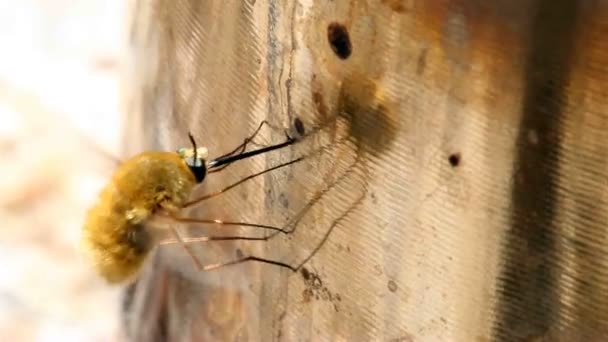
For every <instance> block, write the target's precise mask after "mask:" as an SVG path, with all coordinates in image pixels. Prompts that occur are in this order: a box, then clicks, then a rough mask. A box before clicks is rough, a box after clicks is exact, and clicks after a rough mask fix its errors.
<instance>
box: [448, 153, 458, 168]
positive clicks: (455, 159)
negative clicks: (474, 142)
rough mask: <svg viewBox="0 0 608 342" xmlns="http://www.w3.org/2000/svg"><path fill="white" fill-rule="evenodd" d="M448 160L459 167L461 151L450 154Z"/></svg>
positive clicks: (453, 165)
mask: <svg viewBox="0 0 608 342" xmlns="http://www.w3.org/2000/svg"><path fill="white" fill-rule="evenodd" d="M448 161H449V162H450V165H451V166H452V167H457V166H458V165H460V153H452V154H450V157H449V158H448Z"/></svg>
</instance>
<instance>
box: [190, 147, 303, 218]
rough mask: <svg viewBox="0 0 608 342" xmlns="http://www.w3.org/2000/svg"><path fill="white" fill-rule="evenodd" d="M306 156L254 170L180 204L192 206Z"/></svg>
mask: <svg viewBox="0 0 608 342" xmlns="http://www.w3.org/2000/svg"><path fill="white" fill-rule="evenodd" d="M306 158H307V157H299V158H296V159H293V160H290V161H288V162H285V163H282V164H279V165H276V166H273V167H271V168H268V169H266V170H262V171H260V172H256V173H254V174H251V175H249V176H247V177H245V178H242V179H241V180H239V181H237V182H234V183H232V184H230V185H228V186H227V187H225V188H223V189H221V190H218V191H216V192H212V193H210V194H207V195H204V196H201V197H199V198H197V199H195V200H192V201H190V202H186V203H185V204H184V205H183V206H182V208H188V207H191V206H193V205H195V204H197V203H200V202H202V201H204V200H207V199H209V198H212V197H215V196H217V195H220V194H222V193H224V192H226V191H228V190H230V189H232V188H234V187H236V186H238V185H240V184H242V183H244V182H246V181H248V180H250V179H253V178H255V177H257V176H260V175H263V174H265V173H268V172H271V171H274V170H277V169H280V168H283V167H286V166H288V165H291V164H295V163H297V162H299V161H302V160H304V159H306Z"/></svg>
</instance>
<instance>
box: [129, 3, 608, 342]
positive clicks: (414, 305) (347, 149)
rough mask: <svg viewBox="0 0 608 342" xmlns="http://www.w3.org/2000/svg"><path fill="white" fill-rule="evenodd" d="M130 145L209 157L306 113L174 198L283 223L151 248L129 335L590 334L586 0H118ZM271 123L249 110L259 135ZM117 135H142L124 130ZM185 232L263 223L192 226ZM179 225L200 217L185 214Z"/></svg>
mask: <svg viewBox="0 0 608 342" xmlns="http://www.w3.org/2000/svg"><path fill="white" fill-rule="evenodd" d="M132 9H133V15H132V20H133V21H132V32H131V37H130V48H131V53H130V56H129V57H130V60H131V63H130V65H129V70H128V71H127V72H126V75H127V78H126V81H125V88H126V90H127V91H126V93H125V94H126V97H125V104H126V106H125V108H126V110H128V112H129V114H130V122H129V127H131V128H132V130H133V136H132V137H131V139H130V141H129V142H128V144H129V146H130V150H139V149H143V148H147V149H162V150H172V149H174V148H176V147H178V146H182V145H187V135H186V133H187V132H188V131H192V132H193V134H194V135H195V136H196V137H197V139H198V140H199V142H200V143H202V144H204V145H206V146H207V147H209V149H210V151H211V155H212V156H214V155H220V154H222V153H224V152H227V151H229V150H231V149H233V148H234V147H235V146H236V145H238V144H239V143H240V142H242V140H243V139H244V138H245V137H246V136H247V135H248V134H250V133H251V132H252V131H253V130H254V129H255V127H256V126H257V124H258V123H259V122H260V121H261V120H263V119H267V120H269V121H270V122H272V123H273V124H275V125H277V126H282V127H288V126H289V125H290V123H291V122H292V121H293V119H294V118H295V117H299V118H300V119H301V120H302V121H303V122H304V124H305V126H306V127H307V129H311V128H314V127H323V129H321V130H320V131H319V132H316V133H315V134H313V135H311V136H310V137H309V138H307V140H305V141H303V142H302V143H300V144H298V145H295V146H294V147H293V148H290V149H288V150H285V151H281V152H277V153H272V154H268V155H266V156H264V157H259V158H255V159H251V160H248V161H244V162H242V163H240V164H238V165H234V166H231V167H230V168H229V169H227V170H226V171H224V172H222V173H220V174H215V175H213V177H212V176H210V177H209V179H208V180H207V181H206V183H205V185H204V186H203V187H202V189H201V191H200V193H205V192H207V191H212V190H214V189H218V188H220V187H222V186H223V185H226V184H229V183H231V182H232V181H234V180H237V179H239V178H240V177H243V176H245V175H247V174H249V173H251V172H254V171H259V170H262V169H264V168H265V167H270V166H272V165H276V164H277V163H279V162H281V161H287V160H289V159H290V158H294V157H296V156H300V155H308V156H309V157H308V158H307V159H306V160H305V161H304V162H302V163H299V164H296V165H295V166H293V167H291V168H289V169H286V170H281V171H277V172H274V173H271V174H267V175H264V176H263V177H258V178H256V179H255V181H252V182H249V183H248V184H246V185H243V186H240V187H238V188H237V189H235V190H234V191H230V192H229V193H226V194H225V195H223V196H220V197H219V198H216V199H213V200H210V201H208V202H205V203H204V204H202V205H201V206H200V207H199V208H197V209H196V210H194V211H192V212H191V213H190V214H191V215H195V216H198V217H207V218H221V219H224V220H233V221H238V220H241V221H247V222H256V223H265V224H274V225H282V224H285V223H286V222H288V221H289V220H290V219H291V218H293V217H294V216H296V215H297V214H298V212H299V211H300V209H301V208H305V207H306V204H307V203H309V202H310V201H311V200H313V199H317V198H318V201H317V202H316V203H315V205H313V206H312V207H311V208H310V210H309V211H308V212H307V213H306V215H305V216H303V218H302V220H301V221H300V222H299V224H298V226H297V230H296V231H295V233H294V234H292V235H291V236H289V237H285V236H278V237H277V238H276V239H273V240H272V241H271V242H268V243H252V242H249V243H214V244H205V245H200V246H197V252H198V253H199V256H200V258H201V259H202V260H203V261H204V262H206V263H214V262H218V261H228V260H231V259H234V258H236V257H237V255H238V254H241V253H242V254H245V255H248V254H253V255H258V256H264V257H267V258H272V259H277V260H281V261H284V262H289V263H292V264H294V265H297V264H298V262H300V261H302V260H304V259H305V258H306V257H307V255H308V254H309V253H310V252H311V251H312V250H314V248H315V246H317V245H318V244H319V243H320V242H321V241H323V239H324V237H325V236H326V233H327V232H328V231H330V234H329V235H327V240H326V241H325V243H323V245H322V247H321V248H320V249H319V251H318V253H316V254H315V255H314V257H313V258H312V259H311V260H310V261H309V262H307V263H306V264H305V265H304V267H303V269H305V270H306V271H303V272H299V273H298V274H293V273H291V272H290V271H288V270H285V269H279V268H277V267H273V266H268V265H260V264H248V265H239V266H234V267H227V268H224V269H220V270H217V271H213V272H208V273H203V274H201V273H197V272H195V270H194V268H193V265H192V264H191V262H190V261H189V260H188V259H187V257H186V255H185V254H184V253H183V251H182V250H180V249H179V248H162V249H160V250H159V251H158V253H156V255H155V257H154V258H153V259H152V260H149V263H148V265H147V266H148V267H147V268H146V271H145V272H144V273H143V274H142V278H141V279H140V280H139V281H138V283H137V284H136V285H134V286H133V287H132V288H131V290H130V291H129V292H128V293H129V295H126V296H125V312H126V314H125V327H126V329H127V331H128V332H129V333H130V335H131V336H132V337H133V338H134V339H136V340H153V339H157V340H210V339H217V340H260V341H268V340H286V341H300V340H301V341H306V340H333V341H335V340H348V341H357V340H360V341H367V340H387V341H490V340H504V341H515V340H525V341H529V340H534V341H540V340H547V341H548V340H551V341H555V340H564V341H573V340H601V337H602V336H605V335H606V334H608V291H607V290H608V285H607V284H608V269H607V266H608V243H607V242H608V241H607V240H608V228H606V227H607V226H606V222H607V220H606V218H607V216H608V211H607V209H608V201H607V199H608V190H607V189H608V187H607V186H606V185H607V179H608V153H607V152H606V146H607V144H608V115H607V114H606V113H608V105H607V101H606V95H608V94H607V92H608V91H607V90H606V87H605V84H606V81H607V80H608V73H607V71H608V67H607V64H606V62H607V61H608V46H607V44H606V43H605V41H606V40H605V39H604V36H605V33H606V32H607V29H608V6H607V4H606V2H602V1H566V0H560V1H545V0H537V1H489V2H488V1H486V2H483V1H464V0H460V1H457V0H443V1H415V0H402V1H386V0H382V1H339V0H334V1H269V0H258V1H255V0H250V1H235V0H233V1H194V0H191V1H186V0H178V1H165V0H155V1H137V0H134V1H132ZM282 138H283V135H282V132H277V131H274V130H272V129H270V130H265V131H264V132H263V133H262V135H261V136H260V137H259V140H258V141H259V142H260V143H265V144H268V143H276V142H279V141H280V140H281V139H282ZM137 142H142V144H141V146H139V145H137ZM195 229H197V231H196V232H194V233H197V234H200V233H202V232H206V233H210V234H222V235H226V234H227V233H232V232H235V233H239V234H243V235H244V234H247V235H256V234H257V235H260V234H262V233H263V232H260V231H255V230H251V229H249V230H246V229H241V230H237V229H234V228H226V227H223V228H218V227H207V228H204V229H203V228H192V231H194V230H195ZM198 229H200V230H198Z"/></svg>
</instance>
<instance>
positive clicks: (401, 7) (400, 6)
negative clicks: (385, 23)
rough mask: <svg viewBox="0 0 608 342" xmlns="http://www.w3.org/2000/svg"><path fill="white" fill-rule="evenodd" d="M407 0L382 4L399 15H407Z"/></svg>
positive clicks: (396, 0) (388, 1)
mask: <svg viewBox="0 0 608 342" xmlns="http://www.w3.org/2000/svg"><path fill="white" fill-rule="evenodd" d="M405 1H406V0H382V1H381V2H382V4H384V5H386V6H388V7H390V8H391V10H393V11H394V12H397V13H405V12H407V7H406V5H405V3H404V2H405Z"/></svg>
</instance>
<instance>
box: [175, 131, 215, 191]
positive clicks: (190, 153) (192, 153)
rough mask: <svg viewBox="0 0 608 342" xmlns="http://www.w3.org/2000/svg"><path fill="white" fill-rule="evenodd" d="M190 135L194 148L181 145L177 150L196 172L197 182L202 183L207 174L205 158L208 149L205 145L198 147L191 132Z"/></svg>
mask: <svg viewBox="0 0 608 342" xmlns="http://www.w3.org/2000/svg"><path fill="white" fill-rule="evenodd" d="M188 137H189V138H190V142H191V143H192V148H186V147H181V148H179V149H178V150H177V154H179V156H180V157H182V158H183V159H184V161H186V164H187V165H188V167H189V168H190V170H191V171H192V173H193V174H194V178H196V182H197V183H200V182H202V181H203V180H204V179H205V176H206V175H207V165H206V162H205V160H206V159H207V156H208V151H207V148H205V147H198V148H197V147H196V141H194V137H193V136H192V134H191V133H190V132H188Z"/></svg>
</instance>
